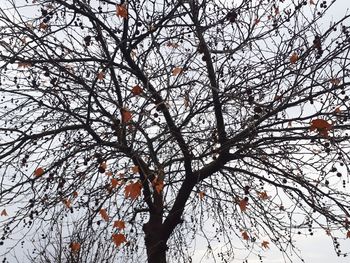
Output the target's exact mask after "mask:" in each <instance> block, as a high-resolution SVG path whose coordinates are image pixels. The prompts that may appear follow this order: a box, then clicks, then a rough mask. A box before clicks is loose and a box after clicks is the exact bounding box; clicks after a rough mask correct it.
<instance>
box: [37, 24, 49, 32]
mask: <svg viewBox="0 0 350 263" xmlns="http://www.w3.org/2000/svg"><path fill="white" fill-rule="evenodd" d="M48 27H49V26H48V24H46V23H43V22H41V23H40V24H39V29H40V30H43V31H45V30H46V29H47V28H48Z"/></svg>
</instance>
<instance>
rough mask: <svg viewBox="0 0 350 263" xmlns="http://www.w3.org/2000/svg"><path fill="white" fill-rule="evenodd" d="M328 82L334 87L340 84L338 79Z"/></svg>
mask: <svg viewBox="0 0 350 263" xmlns="http://www.w3.org/2000/svg"><path fill="white" fill-rule="evenodd" d="M329 82H330V83H331V84H332V85H334V86H338V85H339V84H340V79H338V78H332V79H330V80H329Z"/></svg>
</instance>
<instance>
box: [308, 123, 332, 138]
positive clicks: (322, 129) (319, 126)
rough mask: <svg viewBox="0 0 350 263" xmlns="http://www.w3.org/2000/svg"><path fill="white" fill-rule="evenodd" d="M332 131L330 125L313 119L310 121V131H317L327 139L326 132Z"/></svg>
mask: <svg viewBox="0 0 350 263" xmlns="http://www.w3.org/2000/svg"><path fill="white" fill-rule="evenodd" d="M331 129H332V124H330V123H328V122H327V121H325V120H323V119H315V120H312V121H311V126H310V131H315V130H317V131H318V132H319V134H320V135H321V136H323V137H326V138H327V137H328V132H329V131H330V130H331Z"/></svg>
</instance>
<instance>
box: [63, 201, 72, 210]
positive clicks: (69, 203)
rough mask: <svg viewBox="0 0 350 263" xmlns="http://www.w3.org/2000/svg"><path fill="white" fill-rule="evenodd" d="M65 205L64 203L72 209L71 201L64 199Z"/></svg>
mask: <svg viewBox="0 0 350 263" xmlns="http://www.w3.org/2000/svg"><path fill="white" fill-rule="evenodd" d="M63 203H64V205H65V206H66V207H67V208H71V202H70V200H69V199H64V200H63Z"/></svg>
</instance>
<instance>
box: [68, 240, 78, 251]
mask: <svg viewBox="0 0 350 263" xmlns="http://www.w3.org/2000/svg"><path fill="white" fill-rule="evenodd" d="M69 247H70V249H71V250H72V252H73V253H77V252H79V250H80V247H81V246H80V243H79V242H72V243H71V244H70V245H69Z"/></svg>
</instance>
